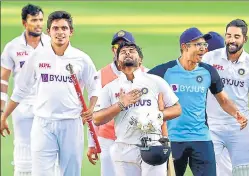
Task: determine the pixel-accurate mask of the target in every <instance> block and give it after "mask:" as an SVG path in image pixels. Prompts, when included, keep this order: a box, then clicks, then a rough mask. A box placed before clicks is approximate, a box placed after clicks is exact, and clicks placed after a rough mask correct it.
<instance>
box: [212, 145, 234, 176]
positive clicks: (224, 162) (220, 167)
mask: <svg viewBox="0 0 249 176" xmlns="http://www.w3.org/2000/svg"><path fill="white" fill-rule="evenodd" d="M232 168H233V167H232V163H231V160H230V156H229V153H228V150H227V148H224V149H223V151H222V153H221V155H220V160H219V162H217V164H216V170H217V176H232Z"/></svg>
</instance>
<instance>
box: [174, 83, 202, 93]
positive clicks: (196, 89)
mask: <svg viewBox="0 0 249 176" xmlns="http://www.w3.org/2000/svg"><path fill="white" fill-rule="evenodd" d="M171 87H172V90H173V91H174V92H201V93H205V87H203V86H187V85H179V84H171Z"/></svg>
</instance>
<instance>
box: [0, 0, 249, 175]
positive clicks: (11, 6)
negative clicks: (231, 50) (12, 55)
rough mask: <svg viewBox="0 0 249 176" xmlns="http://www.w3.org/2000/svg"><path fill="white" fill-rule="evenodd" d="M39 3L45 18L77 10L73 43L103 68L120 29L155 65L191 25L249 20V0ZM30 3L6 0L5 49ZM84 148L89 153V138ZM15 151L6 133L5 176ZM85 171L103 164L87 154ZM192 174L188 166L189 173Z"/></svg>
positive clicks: (169, 56) (215, 26) (211, 26)
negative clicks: (241, 0)
mask: <svg viewBox="0 0 249 176" xmlns="http://www.w3.org/2000/svg"><path fill="white" fill-rule="evenodd" d="M31 3H32V2H31ZM33 3H34V4H37V5H40V6H41V7H42V8H43V10H44V12H45V19H46V18H47V16H48V14H49V13H50V12H52V11H54V10H65V11H69V12H70V13H71V14H72V16H73V17H74V25H75V26H74V27H75V31H74V36H73V37H72V40H71V43H72V45H73V46H75V47H77V48H80V49H81V50H83V51H84V52H86V53H88V54H89V55H90V56H91V58H92V59H93V61H94V63H95V65H96V67H97V68H98V69H100V68H101V67H103V66H105V65H106V64H108V63H110V62H111V61H112V53H111V45H110V43H111V39H112V36H113V34H114V33H115V32H117V31H118V30H120V29H125V30H128V31H130V32H132V33H133V34H134V36H135V38H136V41H137V43H138V44H139V45H140V46H141V47H142V49H143V53H144V56H145V58H144V65H145V66H147V67H148V68H152V67H153V66H155V65H158V64H160V63H163V62H166V61H169V60H173V59H175V58H177V57H178V56H179V53H180V52H179V42H178V41H179V36H180V34H181V32H182V31H184V30H185V29H186V28H189V27H192V26H196V27H198V28H200V30H202V31H203V32H208V31H217V32H219V33H221V34H223V33H224V31H225V26H226V24H227V23H228V22H230V21H231V20H233V19H235V18H243V19H244V20H246V21H247V23H249V11H248V6H249V2H239V1H236V2H222V1H220V2H219V1H218V2H180V1H177V2H156V1H155V2H154V1H153V2H152V1H151V2H101V1H96V2H74V1H70V2H69V1H68V2H60V1H54V2H42V1H38V2H33ZM24 5H26V3H24V2H1V51H2V50H3V47H4V45H5V44H6V43H7V42H8V41H10V40H12V39H13V38H14V37H16V36H19V35H20V33H21V32H22V31H23V27H22V26H21V17H20V14H21V7H23V6H24ZM45 21H46V20H45ZM45 24H46V23H45ZM245 48H246V50H247V51H248V48H249V45H248V44H246V46H245ZM9 93H11V90H10V91H9ZM10 124H11V122H10ZM11 128H12V126H11ZM84 149H85V152H86V149H87V142H86V141H85V148H84ZM12 153H13V135H11V136H8V137H7V138H1V175H2V176H11V175H13V168H12V166H11V164H10V163H11V161H12ZM82 175H83V176H98V175H100V165H99V164H98V165H97V166H92V165H91V164H89V162H88V160H87V157H86V155H84V159H83V167H82ZM191 175H192V174H191V172H190V171H189V170H188V171H187V173H186V176H191Z"/></svg>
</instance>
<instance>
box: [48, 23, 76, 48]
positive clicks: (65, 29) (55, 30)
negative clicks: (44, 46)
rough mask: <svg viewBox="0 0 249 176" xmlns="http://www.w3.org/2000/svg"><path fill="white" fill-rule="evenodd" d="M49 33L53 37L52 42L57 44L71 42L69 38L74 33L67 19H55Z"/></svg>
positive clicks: (61, 44)
mask: <svg viewBox="0 0 249 176" xmlns="http://www.w3.org/2000/svg"><path fill="white" fill-rule="evenodd" d="M48 34H49V36H50V37H51V41H52V43H54V44H55V45H57V46H63V45H66V44H68V43H69V39H70V37H71V36H72V34H73V30H72V29H70V27H69V24H68V22H67V20H65V19H58V20H53V22H52V24H51V27H50V29H48Z"/></svg>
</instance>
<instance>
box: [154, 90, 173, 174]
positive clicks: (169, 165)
mask: <svg viewBox="0 0 249 176" xmlns="http://www.w3.org/2000/svg"><path fill="white" fill-rule="evenodd" d="M158 108H159V110H160V111H162V110H163V109H164V101H163V94H162V93H159V95H158ZM162 135H163V136H167V137H168V131H167V124H166V122H164V123H163V125H162ZM168 144H169V147H170V142H169V143H168ZM175 175H176V173H175V167H174V162H173V158H172V152H171V153H170V156H169V159H168V163H167V176H175Z"/></svg>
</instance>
